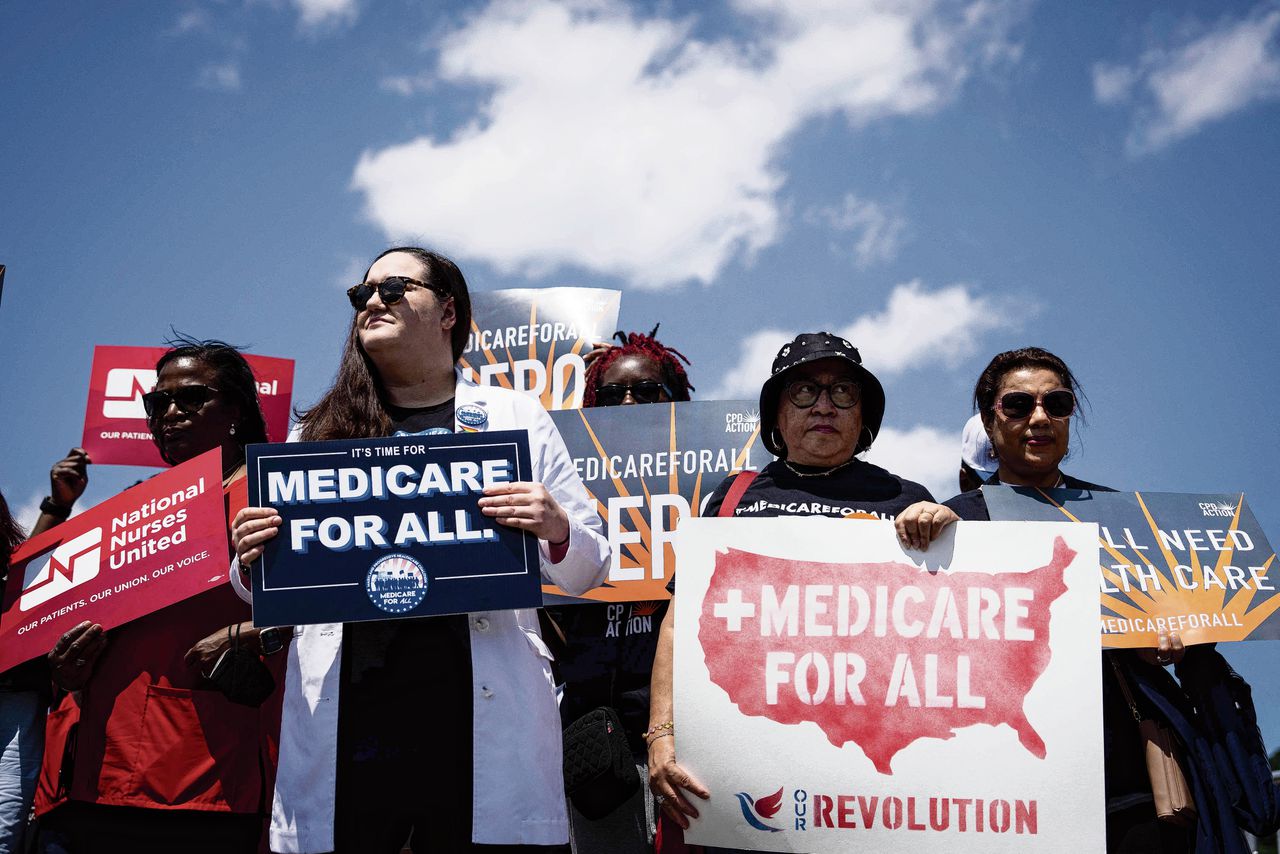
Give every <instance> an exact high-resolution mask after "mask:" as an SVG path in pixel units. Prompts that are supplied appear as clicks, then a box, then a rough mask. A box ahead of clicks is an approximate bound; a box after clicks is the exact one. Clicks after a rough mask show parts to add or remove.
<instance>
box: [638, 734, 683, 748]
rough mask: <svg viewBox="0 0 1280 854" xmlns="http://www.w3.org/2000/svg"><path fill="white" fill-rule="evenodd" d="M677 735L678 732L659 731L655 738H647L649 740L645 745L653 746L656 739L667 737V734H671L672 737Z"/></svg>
mask: <svg viewBox="0 0 1280 854" xmlns="http://www.w3.org/2000/svg"><path fill="white" fill-rule="evenodd" d="M675 735H676V734H675V733H674V732H660V733H658V734H657V735H655V736H654V737H653V738H651V739H649V740H647V741H646V742H645V743H644V746H645V747H653V743H654V742H655V741H657V740H658V739H660V738H666V737H667V736H671V737H672V738H675Z"/></svg>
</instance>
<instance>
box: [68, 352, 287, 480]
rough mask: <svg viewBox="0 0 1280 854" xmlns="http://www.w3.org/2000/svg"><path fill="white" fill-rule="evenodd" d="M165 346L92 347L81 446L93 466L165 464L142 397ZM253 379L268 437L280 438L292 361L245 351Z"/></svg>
mask: <svg viewBox="0 0 1280 854" xmlns="http://www.w3.org/2000/svg"><path fill="white" fill-rule="evenodd" d="M166 349H167V348H165V347H106V346H98V347H95V348H94V349H93V370H92V371H91V372H90V374H89V405H88V408H87V409H86V410H85V415H84V439H83V441H82V442H81V445H82V447H84V449H85V450H86V451H88V452H89V457H90V459H92V460H93V462H94V463H95V464H96V465H104V464H105V465H125V466H164V465H166V463H165V462H164V460H162V459H160V452H159V451H157V450H156V446H155V444H154V443H153V442H152V441H151V431H150V430H149V429H148V428H147V413H146V412H145V411H144V410H143V408H142V396H143V395H144V394H146V393H147V392H149V391H151V389H153V388H154V387H155V384H156V361H157V360H159V358H160V357H161V356H162V355H164V353H165V352H166ZM245 359H246V361H248V362H249V367H251V368H252V369H253V375H254V378H255V379H256V380H257V382H258V400H259V401H260V402H261V404H262V414H263V415H264V416H265V417H266V419H267V438H268V439H269V440H271V441H273V442H282V441H284V439H285V437H286V436H288V433H289V405H290V402H291V401H292V398H293V360H292V359H278V358H275V357H273V356H253V355H247V354H246V355H245Z"/></svg>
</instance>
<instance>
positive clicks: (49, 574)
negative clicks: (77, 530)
mask: <svg viewBox="0 0 1280 854" xmlns="http://www.w3.org/2000/svg"><path fill="white" fill-rule="evenodd" d="M101 558H102V529H101V528H94V529H93V530H92V531H87V532H86V533H83V534H81V535H80V536H78V537H76V538H75V539H73V540H67V541H66V542H65V543H63V544H61V545H60V546H58V547H57V548H55V549H54V550H53V551H52V552H51V553H49V556H48V557H47V558H44V556H43V555H40V556H37V557H35V558H33V559H32V560H30V561H28V562H27V569H26V573H25V575H24V577H23V581H22V599H21V600H20V601H19V603H18V607H19V609H21V610H23V611H30V610H31V609H32V608H34V607H36V606H37V605H42V604H44V603H45V602H48V601H49V600H50V599H52V598H54V597H55V596H59V595H61V594H63V593H65V592H67V591H68V590H70V589H71V588H72V587H76V586H78V585H80V584H84V583H85V582H86V581H89V580H90V579H92V578H94V577H96V576H97V574H98V569H99V568H100V565H101Z"/></svg>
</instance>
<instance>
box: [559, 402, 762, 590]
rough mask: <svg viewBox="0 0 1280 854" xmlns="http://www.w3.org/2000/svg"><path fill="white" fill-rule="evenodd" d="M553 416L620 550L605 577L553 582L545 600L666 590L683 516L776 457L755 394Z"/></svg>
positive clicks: (694, 512)
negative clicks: (590, 584)
mask: <svg viewBox="0 0 1280 854" xmlns="http://www.w3.org/2000/svg"><path fill="white" fill-rule="evenodd" d="M551 419H552V420H553V421H554V422H555V425H556V429H557V430H559V431H560V435H561V437H563V438H564V442H565V445H566V446H567V447H568V448H569V453H570V455H571V456H572V457H573V464H574V466H575V467H576V468H577V471H578V475H579V477H581V478H582V482H583V484H584V485H585V486H586V488H587V494H588V495H590V496H591V501H592V503H593V505H594V506H595V508H596V512H597V513H599V514H600V518H601V521H602V522H603V528H604V531H605V533H606V535H607V536H608V538H609V545H610V546H611V547H612V552H613V555H612V557H611V559H610V560H611V562H610V564H609V576H608V578H607V579H606V580H605V583H604V584H602V585H601V586H599V587H597V588H595V589H594V590H590V591H588V592H587V593H586V595H585V596H584V597H581V598H578V597H570V596H566V595H565V593H564V591H563V590H560V588H558V587H555V586H553V585H546V586H545V587H544V588H543V590H544V592H545V593H546V594H547V602H548V603H554V604H566V603H570V602H587V601H592V602H636V601H645V600H665V599H668V598H669V597H670V594H669V593H667V583H668V582H669V581H670V580H671V576H672V575H673V574H674V573H675V568H676V566H675V553H674V551H673V548H672V540H673V539H674V537H675V531H676V526H677V525H679V523H680V520H681V519H684V518H688V517H691V516H698V515H701V512H702V506H703V505H704V504H705V503H706V500H707V498H708V497H710V495H711V493H712V492H713V491H715V488H716V487H717V486H719V485H720V482H721V481H722V480H724V479H725V478H726V477H729V476H731V475H733V474H737V473H738V472H740V471H742V470H743V469H759V468H762V467H763V466H764V465H765V464H766V463H768V462H769V460H771V459H772V457H771V456H770V455H769V452H768V451H767V450H765V448H764V445H763V444H762V443H761V442H760V418H759V415H758V413H757V412H756V404H755V402H753V401H745V400H729V401H719V400H716V401H702V400H699V401H684V402H680V403H652V404H647V405H645V406H602V407H597V408H593V409H578V410H566V411H563V412H553V413H551Z"/></svg>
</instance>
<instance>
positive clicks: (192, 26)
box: [169, 6, 210, 35]
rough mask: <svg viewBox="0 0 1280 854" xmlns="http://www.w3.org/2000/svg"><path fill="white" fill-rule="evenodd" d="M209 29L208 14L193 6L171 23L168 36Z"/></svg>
mask: <svg viewBox="0 0 1280 854" xmlns="http://www.w3.org/2000/svg"><path fill="white" fill-rule="evenodd" d="M209 27H210V21H209V13H208V12H206V11H205V10H204V9H201V8H199V7H197V6H193V7H192V8H190V9H187V10H186V11H185V12H183V13H182V14H181V15H179V16H178V19H177V20H176V21H174V22H173V26H172V27H171V28H170V29H169V34H170V35H185V34H186V33H192V32H204V31H207V30H208V29H209Z"/></svg>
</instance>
